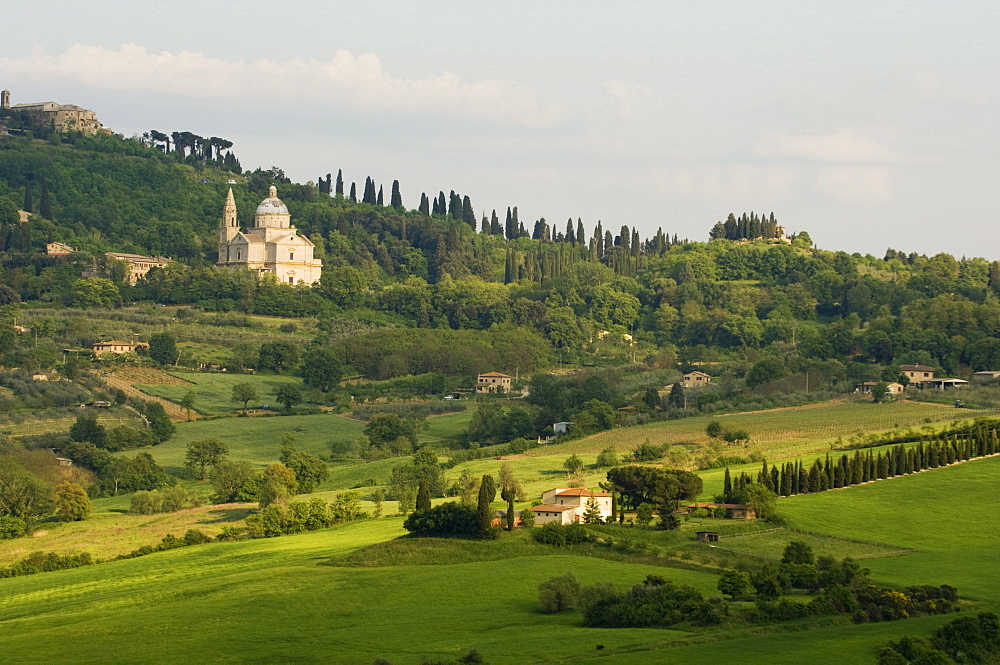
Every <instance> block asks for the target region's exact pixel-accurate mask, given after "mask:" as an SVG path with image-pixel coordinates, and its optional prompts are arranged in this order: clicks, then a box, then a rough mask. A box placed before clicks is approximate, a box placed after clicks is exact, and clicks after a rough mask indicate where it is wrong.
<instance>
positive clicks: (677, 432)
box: [528, 397, 986, 460]
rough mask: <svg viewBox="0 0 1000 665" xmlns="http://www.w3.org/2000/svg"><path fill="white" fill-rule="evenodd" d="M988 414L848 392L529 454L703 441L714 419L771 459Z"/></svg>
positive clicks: (613, 433) (617, 432)
mask: <svg viewBox="0 0 1000 665" xmlns="http://www.w3.org/2000/svg"><path fill="white" fill-rule="evenodd" d="M985 413H986V412H981V411H977V410H974V409H961V410H957V409H954V408H951V407H947V406H944V405H941V404H930V403H927V402H911V401H906V400H904V401H900V402H889V403H884V404H875V403H873V402H872V401H871V400H869V399H857V398H853V397H850V398H844V399H840V400H835V401H832V402H820V403H817V404H806V405H803V406H790V407H782V408H778V409H768V410H766V411H753V412H747V413H731V414H723V415H718V416H696V417H693V418H684V419H682V420H672V421H666V422H662V421H661V422H655V423H649V424H646V425H639V426H637V427H626V428H619V429H613V430H609V431H606V432H601V433H599V434H594V435H592V436H588V437H585V438H583V439H579V440H576V441H569V442H566V443H560V444H556V445H554V446H549V447H546V448H537V449H535V450H531V451H529V452H528V454H529V455H550V454H555V453H558V452H563V451H565V452H566V453H567V454H569V453H570V452H576V453H581V452H587V453H593V454H595V455H596V454H597V453H598V452H600V451H601V450H602V449H604V448H606V447H608V446H611V445H613V446H615V447H617V448H618V450H619V451H628V450H632V449H634V448H635V447H636V446H638V445H640V444H641V443H643V442H644V441H646V440H647V439H648V440H649V441H650V443H654V444H661V443H669V444H699V445H700V444H705V443H708V441H709V438H708V435H706V434H705V427H706V426H707V425H708V423H709V422H711V421H712V420H718V421H719V422H720V423H722V425H723V426H728V427H739V428H745V429H747V430H748V431H749V432H750V437H751V438H750V449H751V450H759V451H760V452H761V453H763V454H764V455H765V456H766V457H767V459H768V460H771V459H774V460H779V459H785V458H788V457H797V456H799V455H804V454H807V453H818V452H823V451H826V450H829V449H830V447H831V444H833V443H834V442H835V441H836V440H837V439H838V438H842V439H843V440H844V441H845V442H846V441H847V440H848V439H849V438H850V437H852V436H857V435H863V434H871V433H873V432H882V431H886V430H893V429H906V428H913V429H915V430H920V428H921V427H923V426H924V425H926V424H929V423H933V424H936V425H938V426H939V425H940V423H945V422H950V421H952V420H956V419H969V418H974V417H976V416H978V415H985ZM737 450H739V449H737Z"/></svg>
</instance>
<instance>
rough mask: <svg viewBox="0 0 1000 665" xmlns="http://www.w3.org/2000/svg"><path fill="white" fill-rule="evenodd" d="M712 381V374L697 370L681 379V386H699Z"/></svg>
mask: <svg viewBox="0 0 1000 665" xmlns="http://www.w3.org/2000/svg"><path fill="white" fill-rule="evenodd" d="M711 382H712V377H711V376H710V375H708V374H705V373H704V372H701V371H698V370H695V371H694V372H688V373H687V374H685V375H684V377H683V378H682V379H681V388H697V387H698V386H707V385H708V384H709V383H711Z"/></svg>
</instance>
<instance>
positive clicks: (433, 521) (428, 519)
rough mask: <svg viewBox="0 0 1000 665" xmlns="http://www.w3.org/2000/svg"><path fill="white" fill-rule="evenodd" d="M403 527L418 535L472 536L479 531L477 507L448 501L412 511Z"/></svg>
mask: <svg viewBox="0 0 1000 665" xmlns="http://www.w3.org/2000/svg"><path fill="white" fill-rule="evenodd" d="M403 528H404V529H406V530H407V531H409V532H410V533H415V534H418V535H428V536H469V537H472V536H475V535H476V534H477V533H478V532H479V521H478V517H477V513H476V509H475V507H473V506H469V505H466V504H463V503H460V502H458V501H448V502H445V503H441V504H438V505H436V506H434V507H433V508H430V509H429V510H418V511H416V512H414V513H411V514H410V515H409V516H408V517H407V518H406V521H405V522H403Z"/></svg>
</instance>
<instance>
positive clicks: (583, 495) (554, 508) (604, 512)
mask: <svg viewBox="0 0 1000 665" xmlns="http://www.w3.org/2000/svg"><path fill="white" fill-rule="evenodd" d="M591 497H593V498H594V500H595V501H596V502H597V506H598V508H600V510H601V519H602V520H605V521H606V520H607V519H608V518H609V517H611V495H610V494H608V493H607V492H594V491H591V490H588V489H584V488H582V487H557V488H555V489H551V490H549V491H547V492H544V493H543V494H542V504H541V505H540V506H534V507H533V508H531V512H533V513H535V523H536V524H546V523H548V522H558V523H559V524H574V523H576V522H582V521H583V514H584V513H585V512H586V511H587V502H588V501H589V500H590V498H591Z"/></svg>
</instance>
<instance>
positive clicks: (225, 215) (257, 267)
mask: <svg viewBox="0 0 1000 665" xmlns="http://www.w3.org/2000/svg"><path fill="white" fill-rule="evenodd" d="M236 212H237V211H236V201H235V199H234V198H233V189H232V187H230V188H229V193H228V194H227V195H226V203H225V205H224V206H223V208H222V222H221V224H220V225H219V261H218V264H217V265H219V266H221V267H226V268H233V269H244V270H252V271H254V272H256V273H258V274H264V273H271V274H273V275H274V276H275V277H277V278H278V281H280V282H284V283H286V284H298V283H299V282H304V283H306V284H315V283H316V282H318V281H319V278H320V275H321V274H322V272H323V262H322V261H320V260H319V259H316V258H313V249H314V247H315V245H314V244H313V243H312V241H311V240H309V238H306V237H305V236H300V235H299V234H298V231H297V230H296V229H295V227H294V226H292V216H291V214H290V213H289V212H288V208H287V207H286V206H285V204H284V203H283V202H282V201H281V199H279V198H278V190H277V188H276V187H274V186H272V187H271V189H270V191H269V193H268V197H267V198H266V199H264V200H263V201H261V202H260V205H259V206H257V211H256V213H255V214H254V225H253V227H251V228H248V229H247V230H246V231H241V230H240V225H239V222H238V221H237V220H236Z"/></svg>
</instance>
